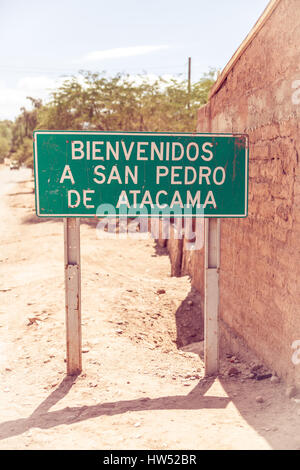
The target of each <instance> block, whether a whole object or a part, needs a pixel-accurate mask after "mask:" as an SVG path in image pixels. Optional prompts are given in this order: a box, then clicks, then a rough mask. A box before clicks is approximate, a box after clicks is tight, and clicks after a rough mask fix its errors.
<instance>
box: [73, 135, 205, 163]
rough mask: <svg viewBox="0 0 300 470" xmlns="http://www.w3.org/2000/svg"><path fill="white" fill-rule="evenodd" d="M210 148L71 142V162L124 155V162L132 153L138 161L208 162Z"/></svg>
mask: <svg viewBox="0 0 300 470" xmlns="http://www.w3.org/2000/svg"><path fill="white" fill-rule="evenodd" d="M208 147H210V148H208ZM120 148H121V149H122V153H121V151H120ZM212 148H213V144H212V143H211V142H204V144H203V145H202V146H201V148H200V146H199V144H197V142H190V143H189V144H188V145H187V146H186V148H185V147H184V146H183V144H181V143H180V142H172V143H171V145H170V142H160V148H158V147H157V144H156V143H155V142H131V143H130V145H129V146H128V147H126V144H125V142H124V141H123V140H122V141H121V146H120V142H119V141H118V140H117V141H116V142H114V143H112V142H109V141H107V142H106V143H104V142H103V141H92V142H90V141H89V140H87V141H86V142H82V141H81V140H73V141H72V143H71V155H72V160H81V159H83V158H86V159H87V160H91V159H92V160H110V159H111V157H113V158H114V159H115V160H120V156H122V155H124V157H125V160H127V161H128V160H130V158H131V157H132V154H133V153H134V154H136V159H137V160H138V161H147V160H155V159H156V158H157V159H158V160H161V161H163V160H166V161H169V160H171V161H179V160H182V159H183V158H184V156H186V157H187V159H188V160H189V161H191V162H194V161H196V160H198V159H199V158H200V159H202V160H203V161H206V162H209V161H210V160H211V159H212V158H213V152H212V150H211V149H212ZM134 150H135V151H134ZM133 151H134V152H133Z"/></svg>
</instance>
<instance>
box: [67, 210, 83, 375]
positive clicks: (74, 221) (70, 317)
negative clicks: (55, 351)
mask: <svg viewBox="0 0 300 470" xmlns="http://www.w3.org/2000/svg"><path fill="white" fill-rule="evenodd" d="M64 254H65V295H66V342H67V374H68V375H78V374H80V372H81V371H82V361H81V350H82V348H81V276H80V219H79V218H70V219H68V218H65V219H64Z"/></svg>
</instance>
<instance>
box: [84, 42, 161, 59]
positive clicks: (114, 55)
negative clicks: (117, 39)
mask: <svg viewBox="0 0 300 470" xmlns="http://www.w3.org/2000/svg"><path fill="white" fill-rule="evenodd" d="M168 48H169V46H166V45H160V46H133V47H117V48H115V49H106V50H103V51H92V52H89V53H88V54H86V55H85V56H84V57H83V58H82V59H81V60H80V61H77V62H96V61H101V60H105V59H120V58H123V57H132V56H137V55H145V54H149V53H150V52H155V51H160V50H163V49H168Z"/></svg>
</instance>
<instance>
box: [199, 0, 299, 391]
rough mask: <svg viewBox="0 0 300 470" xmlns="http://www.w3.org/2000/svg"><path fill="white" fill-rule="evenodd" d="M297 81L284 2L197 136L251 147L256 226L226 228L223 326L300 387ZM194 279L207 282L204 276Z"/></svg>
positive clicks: (295, 31) (214, 100)
mask: <svg viewBox="0 0 300 470" xmlns="http://www.w3.org/2000/svg"><path fill="white" fill-rule="evenodd" d="M296 80H300V2H299V0H282V1H281V2H279V4H278V5H277V7H276V9H275V10H274V11H273V12H272V14H271V16H270V17H269V18H268V19H267V20H266V22H265V23H264V25H263V27H262V28H261V29H260V31H259V32H258V33H257V35H256V36H255V37H254V38H253V40H252V41H251V42H250V44H249V45H248V46H247V47H246V48H245V50H244V51H243V53H242V54H241V56H240V58H239V59H238V61H237V62H236V63H235V64H234V65H233V67H232V68H231V69H230V71H229V72H228V74H227V76H226V78H225V80H224V81H223V83H222V85H221V87H220V88H219V89H218V90H217V91H216V92H215V94H212V96H211V98H210V101H209V103H208V104H207V105H206V106H205V107H203V108H201V109H200V111H199V116H198V126H197V131H198V132H203V131H207V130H208V129H209V130H210V131H211V132H230V133H231V132H232V133H247V134H249V140H250V153H249V154H250V160H249V215H248V218H245V219H223V220H222V221H221V268H220V317H221V324H224V325H225V327H226V328H225V329H226V331H227V333H226V334H227V335H228V330H229V331H231V332H232V337H234V336H236V335H237V336H240V337H241V338H243V340H244V341H245V343H246V345H247V346H248V347H249V348H251V349H252V350H253V351H254V352H256V353H257V355H258V356H259V357H261V359H262V360H263V361H264V362H265V363H266V364H267V365H268V366H269V367H270V368H271V369H272V370H273V371H275V372H276V373H277V374H278V375H279V376H281V377H282V378H283V379H284V380H286V381H287V382H289V383H295V384H296V385H299V386H300V364H294V363H293V361H292V354H293V349H292V348H291V345H292V343H293V342H294V341H295V340H300V288H299V287H300V286H299V284H300V281H299V280H300V163H299V158H300V126H299V122H300V120H299V118H300V92H299V88H300V86H299V84H298V92H297V90H296V89H295V85H296V82H295V81H296ZM202 266H203V265H202ZM198 271H199V265H198ZM192 275H193V278H194V279H195V277H196V276H198V282H200V283H201V282H202V279H203V277H202V274H199V272H197V273H196V272H195V271H194V273H193V274H192ZM199 279H201V280H200V281H199ZM224 334H225V332H224Z"/></svg>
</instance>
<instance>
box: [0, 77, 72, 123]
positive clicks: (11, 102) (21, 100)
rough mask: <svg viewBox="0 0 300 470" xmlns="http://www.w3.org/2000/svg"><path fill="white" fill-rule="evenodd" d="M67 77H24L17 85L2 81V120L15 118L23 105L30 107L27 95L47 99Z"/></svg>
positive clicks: (0, 97) (0, 100) (0, 103)
mask: <svg viewBox="0 0 300 470" xmlns="http://www.w3.org/2000/svg"><path fill="white" fill-rule="evenodd" d="M65 79H66V77H65V78H63V79H58V80H55V79H53V78H49V77H47V76H42V75H40V76H32V77H22V78H20V80H18V82H17V84H16V86H15V87H12V86H8V85H7V84H6V83H5V82H4V81H0V120H1V119H12V120H13V119H15V117H17V115H18V114H19V113H20V108H21V107H23V106H24V107H26V108H27V109H30V102H29V101H28V100H27V99H26V97H27V96H32V97H33V98H41V99H42V100H43V101H44V100H47V99H48V97H49V94H50V92H51V91H52V90H54V89H55V88H56V87H58V86H59V85H61V83H62V82H63V81H64V80H65Z"/></svg>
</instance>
